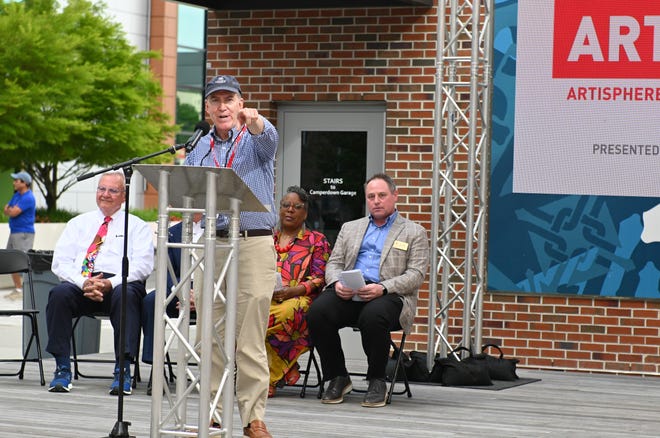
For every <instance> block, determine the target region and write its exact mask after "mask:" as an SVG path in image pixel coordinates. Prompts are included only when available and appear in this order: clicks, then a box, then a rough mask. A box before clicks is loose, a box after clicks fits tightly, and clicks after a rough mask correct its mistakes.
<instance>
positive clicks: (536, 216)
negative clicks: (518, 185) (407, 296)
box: [488, 0, 660, 298]
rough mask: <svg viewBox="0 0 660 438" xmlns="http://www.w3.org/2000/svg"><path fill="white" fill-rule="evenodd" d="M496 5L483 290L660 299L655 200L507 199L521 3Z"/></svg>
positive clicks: (520, 196)
mask: <svg viewBox="0 0 660 438" xmlns="http://www.w3.org/2000/svg"><path fill="white" fill-rule="evenodd" d="M495 5H496V7H495V28H494V30H495V33H494V53H493V85H494V87H493V100H492V101H493V108H492V120H491V126H492V145H491V169H490V171H491V176H490V184H491V187H490V200H489V202H490V204H489V231H488V290H490V291H511V292H531V293H559V294H572V295H600V296H617V297H638V298H660V270H658V263H659V262H660V242H651V243H644V242H643V241H642V240H641V238H640V237H641V234H642V231H643V229H644V223H643V220H642V217H643V214H644V212H646V211H648V210H651V209H652V208H653V207H655V206H657V205H658V204H660V199H658V198H635V197H615V196H577V195H575V196H563V195H540V194H520V193H513V192H512V172H513V147H514V138H513V136H514V114H515V81H516V28H517V15H518V1H517V0H508V1H505V0H502V1H497V0H496V1H495ZM647 226H649V224H647ZM658 227H660V224H659V225H658Z"/></svg>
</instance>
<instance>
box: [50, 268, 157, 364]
mask: <svg viewBox="0 0 660 438" xmlns="http://www.w3.org/2000/svg"><path fill="white" fill-rule="evenodd" d="M121 289H122V286H121V285H119V286H117V287H115V288H114V289H113V290H112V292H110V293H108V294H106V296H105V299H104V300H103V302H100V303H99V302H96V301H92V300H90V299H89V298H86V297H85V296H84V295H83V291H82V289H80V288H79V287H78V286H76V285H75V284H73V283H69V282H66V281H65V282H62V283H60V284H58V285H57V286H55V287H54V288H52V289H51V291H50V294H49V295H48V304H47V306H46V324H47V325H48V345H47V346H46V351H48V352H49V353H50V354H52V355H53V356H55V357H70V355H71V333H72V327H73V318H77V317H78V316H82V315H90V316H91V315H94V314H103V315H107V316H109V317H110V322H111V324H112V328H113V329H114V346H115V357H116V358H118V357H119V353H124V354H127V355H130V357H131V358H135V357H137V354H138V351H137V350H138V343H139V341H140V312H141V308H142V299H143V298H144V296H145V295H146V290H145V285H144V282H141V281H133V282H130V283H128V284H127V287H126V345H125V348H124V349H123V351H122V349H121V348H119V327H120V318H121Z"/></svg>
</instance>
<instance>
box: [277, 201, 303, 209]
mask: <svg viewBox="0 0 660 438" xmlns="http://www.w3.org/2000/svg"><path fill="white" fill-rule="evenodd" d="M291 207H293V208H295V209H296V210H302V209H303V208H305V204H292V203H290V202H280V208H283V209H285V210H288V209H289V208H291Z"/></svg>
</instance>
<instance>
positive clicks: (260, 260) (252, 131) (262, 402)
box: [184, 75, 279, 438]
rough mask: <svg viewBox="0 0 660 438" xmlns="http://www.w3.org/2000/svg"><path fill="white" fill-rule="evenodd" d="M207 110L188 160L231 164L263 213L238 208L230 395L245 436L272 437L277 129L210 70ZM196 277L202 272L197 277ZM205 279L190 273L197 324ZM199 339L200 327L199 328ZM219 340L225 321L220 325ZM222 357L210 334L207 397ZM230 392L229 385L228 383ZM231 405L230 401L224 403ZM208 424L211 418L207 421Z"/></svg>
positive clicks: (227, 79) (216, 312)
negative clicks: (205, 129) (269, 335)
mask: <svg viewBox="0 0 660 438" xmlns="http://www.w3.org/2000/svg"><path fill="white" fill-rule="evenodd" d="M204 99H205V103H204V105H205V109H206V113H207V114H208V115H209V117H210V118H211V121H212V122H213V129H211V132H209V133H208V134H207V135H206V136H204V137H202V139H201V140H200V141H199V143H198V145H197V147H196V148H195V149H193V150H192V151H191V152H190V153H189V154H188V156H187V157H186V161H185V163H184V164H185V165H187V166H207V167H224V168H231V169H233V170H234V172H236V174H237V175H238V176H239V177H240V178H241V180H243V182H244V183H245V184H246V185H247V186H248V187H249V188H250V190H252V192H253V193H254V194H255V196H256V197H257V198H258V199H259V201H261V203H262V204H263V205H264V206H266V208H268V209H269V211H268V212H267V213H257V212H241V214H240V236H241V239H240V243H239V262H238V264H239V266H238V297H237V304H236V399H237V402H238V410H239V413H240V416H241V420H242V422H243V434H244V435H245V436H247V437H249V438H271V434H270V433H269V432H268V429H267V428H266V424H265V423H264V421H263V420H264V416H265V414H266V400H267V397H268V383H269V375H270V373H269V372H268V360H267V356H266V339H265V338H266V329H267V327H268V315H269V310H270V302H271V299H272V297H273V289H274V286H275V272H276V264H275V259H276V254H275V245H274V244H273V228H274V227H275V223H276V220H277V216H276V214H275V199H274V197H273V192H274V188H275V152H276V151H277V143H278V139H279V137H278V134H277V130H276V129H275V127H274V126H273V125H272V123H270V122H269V121H268V120H266V118H264V117H263V116H261V115H260V114H259V112H258V111H257V110H256V108H247V107H245V106H244V105H245V104H244V101H243V96H242V92H241V88H240V85H239V83H238V81H237V80H236V78H235V77H233V76H228V75H221V76H216V77H214V78H213V79H211V81H209V82H208V83H207V84H206V89H205V91H204ZM216 227H217V231H216V236H217V238H218V239H225V238H226V237H227V227H228V218H227V217H226V216H223V215H221V216H218V218H217V221H216ZM226 257H227V253H226V250H223V249H219V250H217V251H216V256H215V271H214V272H216V273H217V272H220V269H221V267H222V266H223V265H224V262H225V260H226ZM200 277H202V276H201V275H200ZM201 280H203V278H198V276H197V275H195V303H196V307H197V324H198V325H202V324H203V322H202V321H200V315H202V314H203V311H202V309H201V307H202V306H203V303H202V302H201V300H200V299H199V293H200V292H201V291H202V290H203V285H202V284H200V283H201ZM212 313H213V320H214V321H218V320H220V319H221V318H222V316H223V315H224V314H225V305H224V304H223V303H221V302H219V300H216V301H215V302H214V303H213V311H212ZM197 334H198V341H199V336H200V331H199V330H198V331H197ZM219 334H220V337H221V338H224V334H225V332H224V324H222V325H221V327H220V329H219ZM224 366H225V364H224V359H223V355H222V354H221V351H220V349H219V346H218V345H217V344H216V342H215V337H214V339H213V354H212V365H211V382H209V383H210V385H211V391H212V393H211V397H212V398H213V397H215V395H216V392H217V389H218V387H219V386H220V378H221V377H222V373H223V370H224ZM230 390H231V389H230ZM221 399H222V397H220V400H219V402H218V405H217V406H216V410H215V412H214V414H213V419H212V423H217V422H218V421H219V420H220V418H221V417H222V409H223V406H222V400H221ZM225 409H228V410H230V412H231V410H232V409H233V407H232V406H225ZM212 426H213V424H212Z"/></svg>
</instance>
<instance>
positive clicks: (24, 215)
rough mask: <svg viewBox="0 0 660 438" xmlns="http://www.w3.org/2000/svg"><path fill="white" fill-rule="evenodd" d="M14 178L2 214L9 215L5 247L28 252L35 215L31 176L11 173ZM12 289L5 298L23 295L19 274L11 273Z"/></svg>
mask: <svg viewBox="0 0 660 438" xmlns="http://www.w3.org/2000/svg"><path fill="white" fill-rule="evenodd" d="M11 177H12V178H13V179H14V196H12V198H11V199H10V200H9V203H8V204H6V205H5V208H4V214H5V215H6V216H9V240H8V241H7V249H18V250H20V251H24V252H28V251H29V250H31V249H32V246H33V245H34V220H35V217H36V211H37V209H36V202H35V200H34V193H32V190H30V186H31V185H32V177H31V176H30V174H29V173H27V172H18V173H12V174H11ZM11 278H12V280H13V281H14V290H13V291H12V292H11V293H9V294H8V295H7V298H9V299H12V300H18V299H20V298H21V297H22V296H23V280H22V278H21V275H20V274H16V273H15V274H11Z"/></svg>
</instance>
